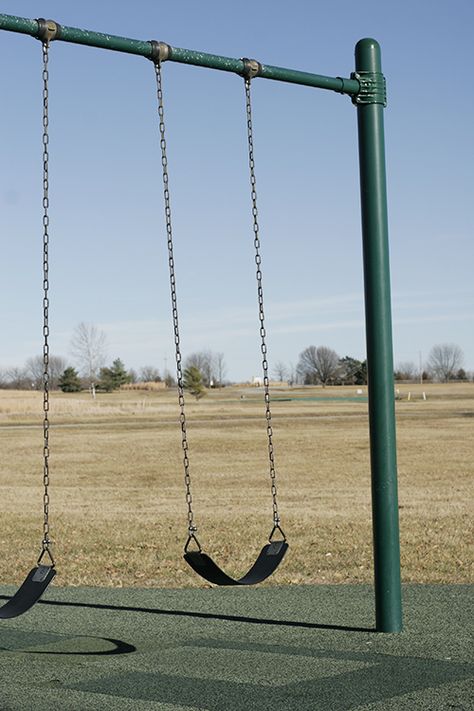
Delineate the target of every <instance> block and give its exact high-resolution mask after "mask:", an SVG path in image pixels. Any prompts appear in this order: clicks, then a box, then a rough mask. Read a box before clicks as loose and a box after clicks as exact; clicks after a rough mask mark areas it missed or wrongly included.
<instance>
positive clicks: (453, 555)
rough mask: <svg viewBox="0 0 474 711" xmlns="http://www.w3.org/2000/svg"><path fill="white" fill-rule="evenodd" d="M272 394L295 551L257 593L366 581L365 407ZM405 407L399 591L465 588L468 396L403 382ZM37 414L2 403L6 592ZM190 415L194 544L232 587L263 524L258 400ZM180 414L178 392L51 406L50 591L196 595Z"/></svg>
mask: <svg viewBox="0 0 474 711" xmlns="http://www.w3.org/2000/svg"><path fill="white" fill-rule="evenodd" d="M409 391H411V396H410V399H409V400H408V392H409ZM423 391H425V393H426V397H427V399H426V400H424V399H423V397H422V392H423ZM273 395H274V398H275V402H274V403H273V406H272V411H273V424H274V440H275V458H276V465H277V475H278V494H279V502H280V508H281V514H282V525H283V528H284V529H285V532H286V533H287V536H288V539H289V542H290V550H289V552H288V554H287V557H286V559H285V561H284V562H283V564H282V566H281V569H279V570H278V572H277V573H276V575H275V577H274V578H273V579H271V580H270V581H268V583H266V585H272V584H275V583H277V584H280V585H281V584H288V583H339V582H348V583H359V582H370V581H371V580H372V553H371V547H372V546H371V536H372V534H371V506H370V462H369V438H368V417H367V402H366V401H365V400H364V398H363V397H362V398H361V397H357V394H356V388H355V387H352V388H326V389H325V390H323V389H321V388H304V389H301V388H300V389H293V390H288V389H285V390H282V391H279V390H278V389H274V392H273ZM363 395H366V392H365V389H364V393H363ZM400 397H401V399H400V400H397V403H396V409H397V429H398V464H399V497H400V523H401V543H402V566H403V567H402V577H403V580H404V581H405V582H423V583H468V582H472V562H471V561H472V549H471V550H470V545H471V542H472V540H473V538H474V537H473V531H472V494H473V473H474V437H473V427H474V419H473V418H474V384H472V383H466V384H457V383H456V384H451V385H437V384H436V385H434V384H427V385H425V386H423V387H422V386H419V385H413V384H411V385H406V386H400ZM287 398H289V399H287ZM41 403H42V398H41V394H39V393H30V392H10V391H0V440H1V442H0V446H1V450H2V460H1V464H0V492H1V498H2V531H1V544H2V556H3V561H4V566H3V570H4V573H3V576H2V578H3V580H2V582H4V583H18V582H20V580H21V579H22V578H23V577H24V575H25V573H26V571H27V570H29V568H30V567H31V566H32V564H33V563H34V561H35V560H36V556H37V554H38V553H39V548H40V541H41V530H42V529H41V525H42V476H43V472H42V444H43V442H42V427H41ZM187 412H188V438H189V448H190V449H189V456H190V461H191V477H192V485H193V505H194V508H195V518H196V523H197V524H198V526H199V539H200V541H201V543H202V545H203V547H204V549H205V550H207V551H209V552H210V553H212V555H213V556H214V557H215V558H216V560H217V561H218V562H219V563H220V564H222V565H223V566H224V567H225V568H226V569H227V570H228V571H229V572H230V573H233V574H237V575H239V574H242V573H243V572H244V571H245V570H246V569H247V567H248V566H249V564H250V563H251V562H252V561H253V559H254V558H255V556H256V553H257V552H258V551H259V550H260V548H261V546H262V545H263V544H264V543H265V542H266V538H267V536H268V533H269V532H270V529H271V526H272V507H271V496H270V483H269V476H268V461H267V449H266V446H267V445H266V423H265V411H264V405H263V395H262V392H261V391H259V390H256V389H251V388H248V389H243V388H225V389H223V390H220V391H212V392H210V393H209V394H208V395H207V396H206V397H204V398H203V399H202V400H200V401H199V402H196V401H194V400H193V399H191V398H188V400H187ZM178 415H179V411H178V405H177V397H176V394H175V392H174V391H163V392H159V391H158V392H136V391H129V392H119V393H113V394H110V395H105V394H104V395H99V396H98V397H97V399H96V400H95V401H93V400H92V399H91V398H90V396H89V395H88V394H87V393H81V394H78V395H64V394H60V393H53V395H52V407H51V423H52V428H51V436H50V446H51V457H50V468H51V476H50V478H51V505H50V506H51V528H52V535H53V538H54V541H55V548H54V551H55V557H56V559H57V568H58V576H57V578H56V580H55V584H57V585H63V586H74V585H94V586H115V587H121V586H124V587H128V588H129V587H140V588H146V587H188V586H189V587H190V586H202V585H203V581H201V580H200V579H199V578H197V576H195V575H194V574H193V573H192V571H191V570H190V569H189V570H188V568H187V565H186V563H185V562H184V561H183V560H182V548H183V544H184V542H185V540H186V526H187V523H186V521H187V519H186V503H185V491H184V480H183V470H182V454H181V432H180V428H179V423H178Z"/></svg>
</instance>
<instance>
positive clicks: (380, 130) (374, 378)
mask: <svg viewBox="0 0 474 711" xmlns="http://www.w3.org/2000/svg"><path fill="white" fill-rule="evenodd" d="M355 57H356V71H355V73H354V74H353V75H352V78H356V79H358V80H359V82H360V86H361V90H360V92H359V93H358V94H357V95H356V96H355V97H354V98H353V103H354V104H355V105H356V106H357V121H358V133H359V162H360V192H361V212H362V241H363V253H364V289H365V319H366V339H367V367H368V384H369V421H370V453H371V471H372V518H373V540H374V568H375V608H376V627H377V630H378V631H379V632H399V631H401V629H402V605H401V581H400V534H399V523H398V494H397V460H396V437H395V397H394V387H393V349H392V318H391V305H390V271H389V256H388V219H387V190H386V176H385V146H384V126H383V109H384V106H385V105H386V98H385V79H384V77H383V75H382V68H381V59H380V47H379V45H378V43H377V42H376V41H375V40H373V39H362V40H360V41H359V42H358V43H357V45H356V48H355Z"/></svg>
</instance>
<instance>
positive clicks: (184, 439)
mask: <svg viewBox="0 0 474 711" xmlns="http://www.w3.org/2000/svg"><path fill="white" fill-rule="evenodd" d="M155 75H156V86H157V97H158V117H159V127H160V148H161V165H162V168H163V195H164V202H165V218H166V235H167V242H168V266H169V274H170V288H171V306H172V313H173V330H174V343H175V355H176V375H177V382H178V398H179V407H180V417H179V421H180V424H181V444H182V448H183V466H184V483H185V486H186V504H187V507H188V540H187V543H186V546H185V550H187V548H188V546H189V544H190V543H191V541H194V542H195V543H196V544H197V546H198V547H199V550H201V546H200V544H199V541H198V540H197V538H196V531H197V526H196V525H195V523H194V512H193V506H192V504H193V497H192V494H191V474H190V470H189V454H188V450H189V446H188V436H187V428H186V414H185V404H184V382H183V368H182V356H181V345H180V337H179V321H178V301H177V296H176V273H175V266H174V251H173V228H172V222H171V204H170V192H169V176H168V158H167V151H166V137H165V119H164V108H163V89H162V81H161V62H160V61H156V62H155Z"/></svg>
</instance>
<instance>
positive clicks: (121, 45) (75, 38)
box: [0, 14, 360, 96]
mask: <svg viewBox="0 0 474 711" xmlns="http://www.w3.org/2000/svg"><path fill="white" fill-rule="evenodd" d="M0 30H7V31H9V32H18V33H21V34H26V35H31V36H32V37H38V32H39V25H38V22H37V20H30V19H28V18H25V17H16V16H15V15H4V14H0ZM59 41H61V42H72V43H74V44H83V45H87V46H89V47H99V48H101V49H110V50H113V51H115V52H127V53H128V54H136V55H140V56H142V57H147V58H148V59H150V58H151V56H152V47H151V44H150V42H149V41H145V40H137V39H130V38H129V37H118V36H117V35H109V34H104V33H102V32H92V31H91V30H81V29H80V28H78V27H66V26H65V25H60V27H59V31H58V34H57V36H56V38H55V42H59ZM168 48H169V54H168V58H167V61H170V62H179V63H180V64H192V65H194V66H198V67H207V68H208V69H218V70H220V71H224V72H233V73H234V74H242V72H243V71H244V62H243V61H242V60H241V59H234V58H232V57H221V56H220V55H217V54H208V53H207V52H197V51H195V50H192V49H182V48H181V47H171V46H170V45H168ZM257 59H258V58H257ZM257 76H259V77H261V78H262V79H273V80H275V81H283V82H289V83H291V84H301V85H303V86H312V87H315V88H318V89H328V90H330V91H336V92H338V93H340V94H349V95H352V96H353V95H354V94H357V92H358V91H359V89H360V86H359V82H358V81H357V80H356V79H352V78H350V79H348V78H344V77H327V76H324V75H321V74H311V73H310V72H301V71H299V70H296V69H286V68H285V67H273V66H271V65H269V64H261V65H260V68H259V72H258V75H257Z"/></svg>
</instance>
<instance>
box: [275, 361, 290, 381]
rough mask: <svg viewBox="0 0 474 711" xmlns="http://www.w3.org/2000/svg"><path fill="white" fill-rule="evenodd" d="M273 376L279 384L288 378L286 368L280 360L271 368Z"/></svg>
mask: <svg viewBox="0 0 474 711" xmlns="http://www.w3.org/2000/svg"><path fill="white" fill-rule="evenodd" d="M273 375H274V377H275V378H276V379H277V380H279V381H280V383H282V382H283V381H284V380H286V379H287V378H288V368H287V367H286V365H285V364H284V363H283V362H282V361H281V360H279V361H277V362H276V363H275V365H274V366H273Z"/></svg>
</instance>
